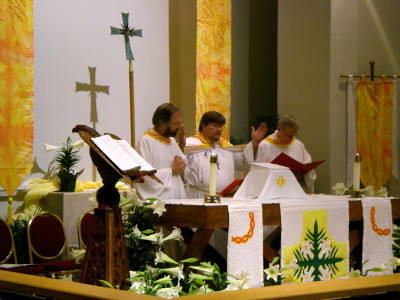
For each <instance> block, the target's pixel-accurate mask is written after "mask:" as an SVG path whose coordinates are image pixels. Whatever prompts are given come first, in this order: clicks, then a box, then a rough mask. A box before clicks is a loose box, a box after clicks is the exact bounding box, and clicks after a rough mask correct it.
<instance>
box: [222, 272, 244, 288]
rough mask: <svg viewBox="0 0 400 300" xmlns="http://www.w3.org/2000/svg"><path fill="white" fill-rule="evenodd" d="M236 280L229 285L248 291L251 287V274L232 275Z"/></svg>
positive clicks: (229, 281)
mask: <svg viewBox="0 0 400 300" xmlns="http://www.w3.org/2000/svg"><path fill="white" fill-rule="evenodd" d="M230 276H231V277H233V278H236V280H228V281H227V282H228V283H231V284H234V285H236V286H237V287H238V288H239V289H248V288H250V286H249V273H248V272H245V271H243V272H240V273H238V274H234V275H230Z"/></svg>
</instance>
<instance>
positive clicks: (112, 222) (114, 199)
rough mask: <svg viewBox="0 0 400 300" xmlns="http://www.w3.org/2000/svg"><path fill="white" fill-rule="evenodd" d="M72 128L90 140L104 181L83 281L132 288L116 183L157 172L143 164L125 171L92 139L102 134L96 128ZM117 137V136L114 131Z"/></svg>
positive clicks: (83, 269)
mask: <svg viewBox="0 0 400 300" xmlns="http://www.w3.org/2000/svg"><path fill="white" fill-rule="evenodd" d="M72 132H77V133H79V135H80V136H81V138H82V139H83V140H84V141H85V142H86V143H87V144H88V146H89V148H90V149H89V153H90V157H91V159H92V161H93V163H94V165H95V166H96V167H97V170H98V172H99V173H100V176H101V178H102V181H103V186H102V187H101V188H100V189H99V190H98V191H97V202H98V204H99V205H98V208H96V209H95V210H94V219H93V223H92V228H91V234H90V235H89V240H88V244H87V247H86V255H85V259H84V260H83V264H82V274H81V280H80V281H81V282H82V283H87V284H92V285H99V280H100V279H101V280H105V281H107V282H108V283H110V284H111V285H112V286H114V287H115V286H119V288H120V289H124V290H126V289H128V288H129V284H128V282H127V281H126V279H127V278H129V269H128V256H127V250H126V245H125V236H124V227H123V223H122V215H121V209H120V208H119V201H120V195H119V192H118V189H117V188H116V187H115V184H116V183H117V182H118V180H119V179H121V178H124V179H125V180H126V181H127V182H128V183H129V184H132V183H133V182H143V178H142V175H153V174H154V173H155V172H152V173H151V174H149V173H146V174H143V173H142V172H140V167H139V168H135V169H132V170H129V171H126V172H121V171H120V170H118V168H116V167H115V165H114V164H113V163H112V162H111V161H110V160H109V159H108V158H107V157H106V156H105V155H104V154H103V153H102V152H101V151H100V150H99V149H98V148H97V147H96V146H95V145H94V144H93V143H92V141H91V139H90V138H92V137H97V136H100V134H99V133H98V132H96V131H95V130H94V129H92V128H90V127H87V126H85V125H77V126H76V127H75V128H74V129H72ZM111 136H112V137H113V138H117V139H118V137H116V136H114V135H111Z"/></svg>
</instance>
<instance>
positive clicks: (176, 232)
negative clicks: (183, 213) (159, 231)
mask: <svg viewBox="0 0 400 300" xmlns="http://www.w3.org/2000/svg"><path fill="white" fill-rule="evenodd" d="M169 240H175V241H182V240H183V236H182V232H181V229H180V228H177V227H175V226H174V229H173V230H172V232H171V234H169V235H168V236H167V237H165V238H163V239H162V243H164V242H166V241H169Z"/></svg>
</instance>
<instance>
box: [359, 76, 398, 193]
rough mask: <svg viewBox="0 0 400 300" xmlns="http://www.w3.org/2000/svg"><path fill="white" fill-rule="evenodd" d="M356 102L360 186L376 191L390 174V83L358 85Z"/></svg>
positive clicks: (391, 98)
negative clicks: (371, 187) (370, 187)
mask: <svg viewBox="0 0 400 300" xmlns="http://www.w3.org/2000/svg"><path fill="white" fill-rule="evenodd" d="M357 102H358V104H357V151H358V153H360V155H361V182H362V184H363V185H364V186H369V185H371V186H373V187H374V189H379V188H380V187H381V186H383V185H385V184H386V183H387V182H388V181H389V179H390V177H391V174H392V130H393V125H392V124H393V83H392V82H388V81H381V82H373V81H360V82H359V83H358V85H357Z"/></svg>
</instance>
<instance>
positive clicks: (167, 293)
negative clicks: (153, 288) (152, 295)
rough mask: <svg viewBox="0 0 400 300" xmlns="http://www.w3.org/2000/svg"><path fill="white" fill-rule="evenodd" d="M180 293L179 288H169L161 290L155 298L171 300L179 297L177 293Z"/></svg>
mask: <svg viewBox="0 0 400 300" xmlns="http://www.w3.org/2000/svg"><path fill="white" fill-rule="evenodd" d="M180 291H181V287H179V286H176V287H170V288H161V289H159V290H158V291H157V292H156V296H157V297H161V298H164V299H172V298H176V297H179V292H180Z"/></svg>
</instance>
